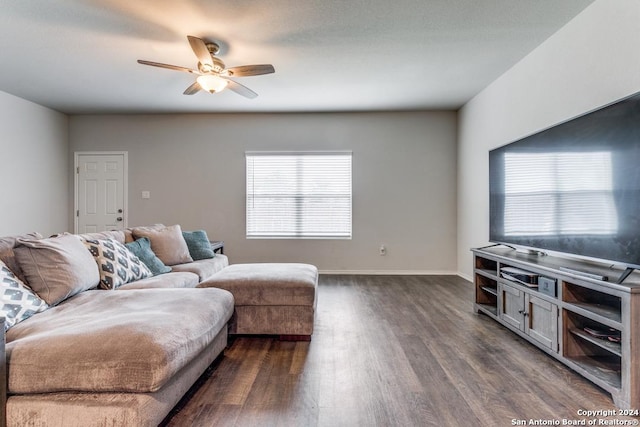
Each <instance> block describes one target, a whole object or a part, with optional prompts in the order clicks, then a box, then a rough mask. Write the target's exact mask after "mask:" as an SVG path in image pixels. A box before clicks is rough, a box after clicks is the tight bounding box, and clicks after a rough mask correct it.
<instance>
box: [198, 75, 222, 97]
mask: <svg viewBox="0 0 640 427" xmlns="http://www.w3.org/2000/svg"><path fill="white" fill-rule="evenodd" d="M196 80H197V81H198V84H199V85H200V87H201V88H202V90H206V91H207V92H209V93H216V92H220V91H222V90H224V88H225V87H227V84H228V83H229V82H228V81H227V80H225V79H223V78H221V77H219V76H216V75H215V74H204V75H202V76H199V77H198V78H197V79H196Z"/></svg>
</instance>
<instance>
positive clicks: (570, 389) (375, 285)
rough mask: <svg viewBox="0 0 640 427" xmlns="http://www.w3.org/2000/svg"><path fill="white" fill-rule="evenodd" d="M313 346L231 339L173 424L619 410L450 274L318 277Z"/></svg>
mask: <svg viewBox="0 0 640 427" xmlns="http://www.w3.org/2000/svg"><path fill="white" fill-rule="evenodd" d="M318 298H319V300H318V310H317V315H316V323H315V332H314V334H313V340H312V341H311V342H297V343H294V342H279V341H277V340H274V339H271V338H261V337H257V338H246V337H241V338H237V339H235V340H234V341H233V342H232V344H231V346H230V347H229V348H228V349H227V350H226V352H225V356H224V357H223V358H222V360H221V361H220V362H219V364H218V365H217V366H216V367H215V369H212V370H211V372H210V374H211V375H210V377H209V378H208V379H206V381H205V382H204V383H203V384H202V386H201V387H200V388H199V389H198V390H197V391H196V392H195V393H193V394H192V396H191V398H190V399H189V400H188V402H187V403H186V404H185V405H184V406H183V407H182V408H181V409H180V410H179V412H177V413H175V414H174V415H173V417H172V418H171V419H170V420H169V422H168V425H169V426H305V427H306V426H508V425H513V424H512V420H514V419H516V420H520V419H526V420H527V421H528V420H529V419H536V420H537V419H545V420H546V419H558V420H562V419H563V418H566V419H582V418H584V417H580V416H578V415H577V411H578V410H579V409H588V410H596V409H614V406H613V403H612V401H611V399H610V397H609V395H608V394H606V393H605V392H603V391H602V390H601V389H599V388H597V387H596V386H594V385H592V384H591V383H590V382H588V381H587V380H584V379H583V378H582V377H580V376H579V375H577V374H575V373H573V371H571V370H570V369H568V368H566V367H565V366H564V365H562V364H560V363H558V362H557V361H555V360H554V359H553V358H551V357H549V356H547V355H546V354H544V353H543V352H541V351H540V350H537V349H536V348H535V347H533V346H531V345H530V344H528V343H527V342H526V341H524V340H522V339H520V338H518V337H517V336H516V335H515V334H513V333H511V332H509V331H508V330H506V329H505V328H503V327H501V326H500V325H498V324H497V323H495V322H494V321H492V320H490V319H489V318H487V317H486V316H483V315H478V314H474V313H473V311H472V286H471V284H470V283H468V282H466V281H464V280H463V279H460V278H458V277H453V276H392V277H389V276H321V278H320V285H319V289H318Z"/></svg>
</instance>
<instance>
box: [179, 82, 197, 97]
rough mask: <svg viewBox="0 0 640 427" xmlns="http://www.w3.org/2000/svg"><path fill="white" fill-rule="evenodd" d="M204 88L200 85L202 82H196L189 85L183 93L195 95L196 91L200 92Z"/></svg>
mask: <svg viewBox="0 0 640 427" xmlns="http://www.w3.org/2000/svg"><path fill="white" fill-rule="evenodd" d="M201 89H202V88H201V87H200V84H198V82H194V83H193V84H192V85H191V86H189V87H188V88H187V89H186V90H185V91H184V92H183V93H182V94H183V95H195V94H196V93H198V92H199V91H200V90H201Z"/></svg>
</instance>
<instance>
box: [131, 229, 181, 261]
mask: <svg viewBox="0 0 640 427" xmlns="http://www.w3.org/2000/svg"><path fill="white" fill-rule="evenodd" d="M131 231H132V233H133V237H135V238H136V239H139V238H141V237H147V238H149V242H150V243H151V249H153V253H155V254H156V256H157V257H158V258H160V259H161V260H162V262H163V263H164V264H166V265H176V264H185V263H188V262H192V261H193V258H191V255H189V248H188V247H187V243H186V242H185V241H184V237H182V229H181V228H180V225H178V224H176V225H172V226H169V227H164V228H161V229H157V228H156V227H155V226H154V227H136V228H134V229H133V230H131Z"/></svg>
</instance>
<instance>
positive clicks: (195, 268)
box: [173, 254, 229, 282]
mask: <svg viewBox="0 0 640 427" xmlns="http://www.w3.org/2000/svg"><path fill="white" fill-rule="evenodd" d="M228 265H229V258H227V257H226V255H222V254H216V257H215V258H210V259H202V260H200V261H194V262H188V263H186V264H178V265H174V266H173V271H190V272H191V273H195V274H197V275H198V277H200V281H201V282H202V281H203V280H207V279H208V278H209V277H211V276H213V275H214V274H216V273H217V272H219V271H220V270H222V269H223V268H225V267H226V266H228Z"/></svg>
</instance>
